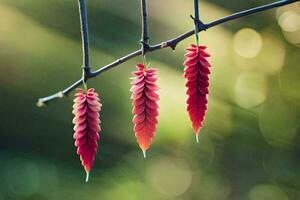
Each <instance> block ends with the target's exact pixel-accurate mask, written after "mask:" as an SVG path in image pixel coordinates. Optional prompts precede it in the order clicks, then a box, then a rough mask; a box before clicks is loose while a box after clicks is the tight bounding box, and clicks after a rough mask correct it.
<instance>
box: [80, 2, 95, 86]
mask: <svg viewBox="0 0 300 200" xmlns="http://www.w3.org/2000/svg"><path fill="white" fill-rule="evenodd" d="M78 7H79V16H80V28H81V37H82V54H83V58H82V59H83V66H82V68H83V72H82V77H83V80H84V81H86V80H87V79H88V78H90V77H91V74H92V71H91V66H90V46H89V29H88V20H87V10H86V3H85V0H78Z"/></svg>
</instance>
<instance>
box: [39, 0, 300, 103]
mask: <svg viewBox="0 0 300 200" xmlns="http://www.w3.org/2000/svg"><path fill="white" fill-rule="evenodd" d="M79 1H82V2H83V3H84V0H79ZM299 1H300V0H281V1H277V2H274V3H271V4H267V5H263V6H259V7H255V8H252V9H249V10H245V11H241V12H238V13H234V14H232V15H229V16H226V17H223V18H220V19H218V20H215V21H212V22H210V23H206V24H205V23H200V25H199V32H201V31H203V30H207V29H209V28H212V27H214V26H217V25H220V24H223V23H225V22H228V21H232V20H235V19H238V18H242V17H245V16H247V15H251V14H254V13H257V12H261V11H265V10H269V9H272V8H275V7H280V6H284V5H287V4H291V3H294V2H299ZM83 28H84V27H83ZM86 28H87V27H86ZM193 34H195V29H193V30H190V31H188V32H186V33H184V34H182V35H179V36H178V37H176V38H173V39H170V40H167V41H164V42H161V43H159V44H156V45H153V46H151V45H149V48H148V50H147V51H149V52H151V51H156V50H159V49H163V48H167V47H170V48H172V49H175V48H176V45H177V44H178V43H179V42H181V41H182V40H185V39H186V38H188V37H190V36H191V35H193ZM142 51H143V50H142V49H139V50H137V51H134V52H132V53H130V54H128V55H126V56H124V57H122V58H120V59H118V60H116V61H114V62H112V63H110V64H108V65H106V66H104V67H102V68H100V69H98V70H96V71H94V72H91V75H90V78H92V77H96V76H98V75H100V74H102V73H103V72H105V71H107V70H109V69H111V68H114V67H116V66H118V65H120V64H122V63H124V62H126V61H128V60H130V59H132V58H134V57H136V56H138V55H141V54H142ZM82 82H83V79H82V78H81V79H80V80H78V81H76V82H75V83H73V84H72V85H71V86H69V87H68V88H66V89H65V90H63V91H60V92H58V93H56V94H53V95H51V96H48V97H44V98H40V99H39V101H38V105H39V106H42V105H45V104H46V103H48V102H50V101H52V100H54V99H57V98H62V97H64V96H67V95H68V94H69V93H70V92H71V91H73V90H74V89H75V88H76V87H78V86H80V85H81V84H82Z"/></svg>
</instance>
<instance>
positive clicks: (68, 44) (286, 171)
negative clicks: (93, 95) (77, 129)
mask: <svg viewBox="0 0 300 200" xmlns="http://www.w3.org/2000/svg"><path fill="white" fill-rule="evenodd" d="M270 2H271V1H266V0H257V1H237V0H235V1H221V0H212V1H203V2H201V16H202V18H203V21H205V22H209V21H212V20H214V19H217V18H219V17H223V16H225V15H228V14H230V13H233V12H236V11H239V10H243V9H247V8H249V7H253V6H258V5H261V4H263V3H270ZM87 3H88V11H89V16H88V17H89V26H90V32H91V45H92V49H91V52H92V63H93V69H97V68H98V67H100V66H103V65H105V64H108V63H110V62H112V61H114V60H115V59H117V58H119V57H121V56H123V55H125V54H127V53H129V52H131V51H134V50H136V49H137V48H139V40H140V29H141V22H140V11H139V7H140V5H139V1H137V0H131V1H126V3H124V1H122V0H113V1H111V0H101V1H100V0H88V1H87ZM192 12H193V5H192V1H187V0H186V1H180V0H164V1H154V0H152V1H149V15H150V19H149V20H150V22H149V23H150V24H149V25H150V32H151V42H152V43H153V44H154V43H159V42H161V41H162V40H166V39H169V38H171V37H175V36H177V35H179V34H181V33H182V32H184V31H187V30H189V29H191V28H192V26H193V22H192V20H191V19H190V18H189V15H190V14H191V13H192ZM0 16H1V17H0V46H1V48H0V88H1V95H0V112H1V117H0V120H1V125H0V134H1V144H0V160H1V165H0V200H2V199H30V200H34V199H39V200H40V199H43V200H47V199H66V200H67V199H80V200H81V199H82V200H84V199H130V200H134V199H145V200H147V199H149V200H150V199H158V200H159V199H161V200H168V199H178V200H179V199H193V200H194V199H199V200H220V199H228V200H229V199H230V200H232V199H233V200H235V199H237V200H238V199H249V200H266V199H272V200H296V199H300V160H299V156H300V151H299V145H300V132H299V130H300V129H299V124H300V112H299V111H300V79H299V77H300V69H299V63H300V56H299V55H300V49H299V44H300V23H299V22H300V20H299V18H300V7H299V4H297V3H295V4H292V5H289V6H285V7H282V8H279V9H274V10H272V11H267V12H264V13H259V14H255V15H253V16H249V17H245V18H243V19H239V20H236V21H234V22H230V23H227V24H224V25H222V26H218V27H214V28H212V29H209V30H208V31H206V32H202V33H201V34H200V40H201V43H203V44H205V45H208V50H209V51H210V53H211V54H212V58H211V62H212V65H213V68H212V75H211V87H210V91H211V93H210V102H209V111H208V113H207V117H206V121H205V125H204V127H203V128H202V130H201V133H200V134H201V138H200V144H196V143H195V141H194V136H193V133H192V129H191V128H190V124H189V121H188V116H187V114H186V112H185V95H184V91H185V88H184V80H183V78H182V68H183V67H182V62H183V59H184V58H183V54H184V47H186V46H188V45H189V44H190V43H193V42H194V40H195V39H194V38H193V37H191V38H189V39H188V40H186V41H184V42H182V43H180V44H179V45H178V47H177V49H176V51H174V52H172V51H171V50H170V49H164V50H161V51H156V52H153V53H151V54H149V55H147V59H148V61H150V63H151V65H152V66H156V67H158V68H159V77H160V79H159V85H160V87H161V90H160V95H161V100H160V113H161V114H160V117H159V121H160V124H159V127H158V132H157V135H156V137H155V140H154V142H153V145H152V148H151V149H150V151H149V153H148V158H147V159H143V158H142V154H141V152H140V150H139V149H138V147H137V144H136V141H135V137H134V134H133V131H132V123H131V117H132V116H131V102H130V99H129V97H130V93H129V87H130V86H129V79H128V77H129V76H130V72H131V71H133V70H134V65H135V64H136V63H137V62H141V58H136V59H134V60H132V61H130V62H128V63H126V64H122V65H121V66H119V67H118V68H116V69H113V70H110V71H109V72H105V73H104V74H103V75H102V76H100V77H97V78H95V79H93V80H91V81H90V82H89V86H90V87H95V88H96V90H97V91H99V93H100V95H101V100H102V103H103V111H102V113H101V116H102V126H103V131H102V139H101V141H100V148H99V153H98V155H97V158H96V161H95V165H94V169H93V170H92V173H91V179H90V182H89V183H85V182H84V171H83V169H82V167H81V165H80V161H79V158H78V157H77V155H76V154H75V147H74V146H73V139H72V134H73V133H72V123H71V119H72V114H71V106H72V97H70V98H66V99H63V100H57V101H55V102H52V103H51V104H49V106H47V107H46V108H43V109H38V108H37V107H35V102H36V100H37V98H38V97H41V96H45V95H48V94H51V93H53V92H57V91H58V90H59V89H62V88H65V87H67V86H68V85H69V84H71V83H72V82H73V81H75V80H77V79H78V78H79V77H80V75H81V74H80V73H81V68H80V66H81V46H80V45H81V42H80V32H79V19H78V8H77V3H76V1H74V0H63V1H62V0H52V1H37V0H26V1H24V0H13V1H12V0H0Z"/></svg>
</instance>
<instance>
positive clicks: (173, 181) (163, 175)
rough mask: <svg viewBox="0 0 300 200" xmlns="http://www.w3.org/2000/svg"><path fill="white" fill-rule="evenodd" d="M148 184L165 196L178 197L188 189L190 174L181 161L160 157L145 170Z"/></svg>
mask: <svg viewBox="0 0 300 200" xmlns="http://www.w3.org/2000/svg"><path fill="white" fill-rule="evenodd" d="M146 173H147V179H148V181H149V184H150V185H151V186H152V187H153V188H155V189H156V190H157V191H159V192H160V193H162V194H164V195H167V196H172V197H175V196H178V195H181V194H183V193H184V192H186V191H187V189H188V188H189V186H190V184H191V181H192V173H191V171H190V168H189V166H188V165H187V164H186V163H185V162H183V161H182V160H177V159H173V158H168V157H161V158H159V159H158V160H156V161H155V162H153V163H152V164H150V165H149V167H148V168H147V171H146Z"/></svg>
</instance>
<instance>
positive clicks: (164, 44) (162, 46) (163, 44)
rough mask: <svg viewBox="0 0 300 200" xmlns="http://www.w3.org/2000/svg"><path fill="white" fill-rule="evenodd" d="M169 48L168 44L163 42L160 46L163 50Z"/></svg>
mask: <svg viewBox="0 0 300 200" xmlns="http://www.w3.org/2000/svg"><path fill="white" fill-rule="evenodd" d="M167 46H168V42H162V43H161V44H160V48H161V49H163V48H166V47H167Z"/></svg>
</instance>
